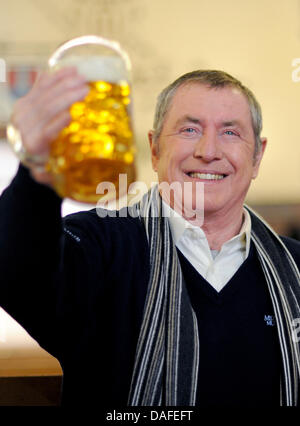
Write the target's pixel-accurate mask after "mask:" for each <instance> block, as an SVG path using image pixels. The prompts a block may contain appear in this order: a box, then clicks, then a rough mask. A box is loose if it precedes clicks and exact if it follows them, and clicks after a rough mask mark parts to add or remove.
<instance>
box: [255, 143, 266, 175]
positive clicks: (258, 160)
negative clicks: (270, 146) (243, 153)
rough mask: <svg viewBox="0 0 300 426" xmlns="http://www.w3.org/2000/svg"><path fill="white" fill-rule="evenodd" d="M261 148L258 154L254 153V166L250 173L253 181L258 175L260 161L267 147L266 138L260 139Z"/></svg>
mask: <svg viewBox="0 0 300 426" xmlns="http://www.w3.org/2000/svg"><path fill="white" fill-rule="evenodd" d="M260 141H261V146H260V150H259V152H257V153H256V155H255V158H254V166H253V173H252V179H255V178H256V177H257V175H258V171H259V166H260V163H261V160H262V158H263V155H264V152H265V149H266V146H267V138H260Z"/></svg>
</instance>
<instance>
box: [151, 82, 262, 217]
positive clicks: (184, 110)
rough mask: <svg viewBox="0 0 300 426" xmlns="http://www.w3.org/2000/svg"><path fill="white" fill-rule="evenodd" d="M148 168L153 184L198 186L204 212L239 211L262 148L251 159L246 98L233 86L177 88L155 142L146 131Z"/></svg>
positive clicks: (249, 124) (186, 86)
mask: <svg viewBox="0 0 300 426" xmlns="http://www.w3.org/2000/svg"><path fill="white" fill-rule="evenodd" d="M149 140H150V146H151V152H152V164H153V168H154V170H155V171H156V172H157V174H158V179H159V182H168V183H169V184H171V183H172V182H179V183H180V184H181V186H182V187H183V186H184V185H183V184H184V183H185V182H191V183H192V184H191V185H192V188H193V189H192V193H191V197H190V198H192V200H190V201H191V203H192V205H193V208H195V205H196V204H195V203H196V201H195V200H196V185H195V183H196V182H203V183H204V213H205V214H207V213H217V214H225V213H228V211H231V212H232V213H234V212H236V211H238V210H239V209H241V208H242V205H243V202H244V199H245V196H246V193H247V191H248V188H249V186H250V183H251V179H254V178H255V177H256V176H257V173H258V169H259V164H260V161H261V158H262V155H263V152H264V149H265V145H266V140H262V150H261V152H260V153H258V154H257V155H256V157H255V158H254V149H255V137H254V132H253V128H252V122H251V114H250V109H249V105H248V102H247V99H246V98H245V96H244V95H243V94H242V93H241V92H240V91H238V90H237V89H235V88H231V87H225V88H221V89H211V88H209V87H207V86H205V85H202V84H196V83H190V84H187V85H183V86H181V87H179V89H178V90H177V92H176V93H175V95H174V97H173V100H172V102H171V105H170V108H169V111H168V113H167V115H166V118H165V121H164V125H163V129H162V132H161V135H160V137H159V139H158V141H156V142H155V143H154V142H153V140H152V132H149Z"/></svg>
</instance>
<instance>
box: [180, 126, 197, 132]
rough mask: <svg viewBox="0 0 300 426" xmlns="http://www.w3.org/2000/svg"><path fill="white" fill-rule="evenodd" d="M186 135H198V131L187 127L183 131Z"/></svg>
mask: <svg viewBox="0 0 300 426" xmlns="http://www.w3.org/2000/svg"><path fill="white" fill-rule="evenodd" d="M182 131H183V132H184V133H196V129H194V128H193V127H186V128H185V129H182Z"/></svg>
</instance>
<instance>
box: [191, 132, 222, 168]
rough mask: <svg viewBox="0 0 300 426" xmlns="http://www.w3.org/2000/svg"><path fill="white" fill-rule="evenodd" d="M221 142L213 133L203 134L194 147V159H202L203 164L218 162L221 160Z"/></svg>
mask: <svg viewBox="0 0 300 426" xmlns="http://www.w3.org/2000/svg"><path fill="white" fill-rule="evenodd" d="M220 143H221V141H219V140H218V135H217V134H216V133H215V132H207V133H204V134H203V135H202V136H201V137H200V138H199V140H198V141H197V143H196V145H195V147H194V154H193V155H194V157H195V158H202V160H203V161H205V162H207V163H208V162H211V161H213V160H220V159H221V158H222V150H221V145H220Z"/></svg>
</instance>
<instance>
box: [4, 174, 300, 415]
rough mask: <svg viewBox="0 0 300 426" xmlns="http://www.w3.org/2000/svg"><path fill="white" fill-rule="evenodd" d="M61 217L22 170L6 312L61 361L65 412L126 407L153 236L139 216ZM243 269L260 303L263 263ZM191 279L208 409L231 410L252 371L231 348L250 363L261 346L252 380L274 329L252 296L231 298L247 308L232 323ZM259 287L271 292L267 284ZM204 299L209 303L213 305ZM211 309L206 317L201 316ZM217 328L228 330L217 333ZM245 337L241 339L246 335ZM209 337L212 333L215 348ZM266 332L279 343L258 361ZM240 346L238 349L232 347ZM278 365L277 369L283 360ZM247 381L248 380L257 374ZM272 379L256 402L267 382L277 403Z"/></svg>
mask: <svg viewBox="0 0 300 426" xmlns="http://www.w3.org/2000/svg"><path fill="white" fill-rule="evenodd" d="M60 209H61V199H60V198H59V197H58V196H57V195H56V194H55V193H54V192H53V191H52V190H51V189H49V188H47V187H45V186H43V185H39V184H37V183H36V182H34V181H33V180H32V179H31V178H30V175H29V173H28V171H27V169H26V168H24V167H22V166H21V167H20V168H19V171H18V174H17V176H16V177H15V178H14V179H13V181H12V183H11V185H10V186H9V187H8V188H7V189H6V190H5V191H4V192H3V194H2V196H1V198H0V235H1V239H0V277H1V285H0V304H1V306H2V307H3V308H4V309H5V310H7V312H8V313H9V314H10V315H12V316H13V317H14V318H15V319H16V320H17V321H18V322H20V324H22V326H23V327H24V328H25V329H26V330H27V331H28V332H29V333H30V334H31V335H32V336H33V338H34V339H36V340H37V341H38V342H39V343H40V345H41V346H42V347H43V348H45V349H46V350H47V351H49V352H50V353H51V354H52V355H54V356H55V357H57V359H58V360H59V361H60V363H61V366H62V369H63V373H64V380H63V394H62V395H63V396H62V401H63V403H64V404H66V405H73V406H83V405H92V406H99V405H100V406H101V405H102V406H104V407H106V406H112V407H114V406H115V407H117V406H120V405H125V404H126V402H127V396H128V392H129V386H130V379H131V375H132V368H133V363H134V354H135V348H136V342H137V339H138V334H139V328H140V324H141V320H142V313H143V306H144V301H145V295H146V289H147V284H148V279H149V249H148V244H147V239H146V234H145V231H144V229H143V227H142V225H141V223H140V221H139V219H134V218H131V217H130V216H128V217H121V218H120V217H116V218H112V217H107V218H102V219H99V217H98V215H97V213H96V211H95V210H91V211H88V212H81V213H76V214H73V215H70V216H68V217H66V218H64V219H63V220H62V219H61V215H60ZM285 242H286V243H287V245H288V247H289V248H290V250H291V251H292V253H294V254H295V255H296V261H297V263H298V265H299V264H300V255H299V253H300V249H299V248H300V244H299V243H298V242H296V241H293V240H290V239H285ZM253 259H255V254H254V257H253ZM253 261H254V263H255V260H253ZM243 267H244V268H246V270H245V271H244V274H245V275H244V276H247V275H248V274H252V275H253V279H250V280H249V282H248V284H249V285H247V292H248V293H247V294H248V295H249V294H251V297H252V301H254V300H255V299H256V298H257V297H258V298H260V296H261V292H260V291H259V289H258V288H257V286H255V287H254V290H253V292H251V285H250V283H252V282H254V283H255V282H256V280H257V282H260V281H261V279H262V275H261V270H260V267H259V265H258V264H257V263H256V266H255V268H254V269H253V270H252V266H251V265H248V267H247V264H244V266H243ZM185 275H186V277H191V279H190V278H188V281H189V283H188V284H189V286H188V288H189V291H190V292H191V293H190V294H191V299H192V303H193V305H194V308H195V310H196V312H197V315H198V318H199V321H200V323H199V326H200V327H199V328H200V330H201V331H200V339H201V340H203V341H202V342H201V343H200V344H201V347H200V365H201V368H200V373H201V375H202V377H204V376H203V375H205V374H206V373H205V371H206V372H207V374H206V379H205V377H204V379H203V380H205V381H204V382H203V383H206V384H205V386H204V385H203V386H202V387H201V386H200V387H199V398H200V400H202V399H203V393H206V389H207V392H208V394H207V396H206V397H205V398H206V400H205V404H206V403H207V404H210V402H211V401H213V400H214V399H215V400H216V401H220V403H221V401H223V402H224V404H225V405H226V404H229V405H232V403H234V402H233V401H232V398H233V397H234V396H233V395H236V391H234V392H233V393H232V392H231V394H232V395H231V396H230V392H229V393H228V398H227V396H226V395H225V391H224V389H226V388H227V390H228V386H229V384H228V380H229V378H232V383H234V382H235V385H234V388H236V389H238V387H236V383H237V384H238V385H241V383H240V382H239V380H240V381H242V380H243V377H242V376H241V377H240V378H239V377H237V376H238V375H240V374H241V371H242V370H243V364H244V363H243V361H241V360H240V361H241V362H240V365H239V368H238V369H235V368H234V369H233V368H232V364H233V362H232V361H230V354H231V353H232V350H233V349H234V348H242V349H240V350H241V351H242V352H241V355H242V356H243V357H244V356H245V354H246V355H247V351H248V349H249V350H250V348H251V347H252V345H254V346H255V350H254V351H252V352H251V353H249V356H248V358H251V359H247V358H246V359H245V364H244V367H245V370H244V372H245V371H246V369H248V368H250V369H253V370H255V371H257V369H256V366H257V365H259V372H263V366H264V365H266V364H267V363H268V360H269V356H270V351H271V352H272V345H274V347H275V349H274V350H275V352H276V350H277V349H276V348H277V344H276V339H275V338H274V333H273V330H274V328H272V327H271V326H270V328H268V327H267V326H266V325H265V324H264V321H263V324H261V322H260V323H259V325H258V326H257V324H258V322H259V321H261V318H259V315H258V314H256V307H255V306H254V305H253V306H252V305H251V306H252V308H251V309H250V306H247V300H246V298H245V297H246V296H245V295H244V293H243V291H237V292H236V296H235V297H233V298H231V300H230V297H229V303H230V304H232V303H233V305H232V306H235V309H236V308H237V307H238V306H239V299H238V295H239V294H240V295H241V298H242V299H243V300H242V299H241V305H240V306H243V309H240V311H239V312H236V313H235V314H234V315H233V317H232V319H230V318H227V319H226V321H225V318H224V322H223V321H222V320H221V319H222V309H220V306H221V305H219V302H218V300H217V299H218V297H219V296H216V295H209V292H211V291H212V289H211V288H210V289H209V287H207V286H208V284H207V283H206V287H207V288H206V290H205V289H204V287H203V286H202V287H203V288H202V290H201V291H202V294H203V295H205V296H203V298H198V295H197V292H198V289H197V290H196V293H195V294H194V290H195V289H194V290H193V289H192V287H193V286H194V284H195V282H194V281H195V280H194V278H195V276H194V275H193V272H192V273H191V274H190V272H189V273H188V274H187V273H186V272H185ZM249 276H250V275H249ZM193 277H194V278H193ZM257 277H258V278H257ZM197 279H198V278H197ZM235 281H236V283H235V284H234V283H233V284H234V285H233V286H228V287H227V288H228V290H227V289H226V287H225V289H224V290H222V292H221V298H222V303H223V305H224V307H225V306H226V305H227V302H228V300H227V299H226V293H227V292H229V293H230V291H232V290H230V288H234V287H237V288H239V289H242V288H243V286H245V283H243V282H242V280H239V279H237V280H235ZM202 284H203V283H202ZM204 285H205V283H204ZM259 285H262V287H263V285H264V283H261V284H259ZM249 292H250V293H249ZM262 293H264V292H262ZM223 296H224V297H223ZM214 298H215V300H214ZM267 299H268V297H267V296H266V295H265V293H264V294H263V297H262V300H260V299H259V301H257V303H256V306H257V305H259V306H260V305H261V306H260V308H259V310H258V311H257V312H258V313H259V312H261V314H267V315H269V314H270V315H271V311H270V310H269V309H266V306H267V304H268V303H269V302H268V300H267ZM205 300H206V301H210V303H207V304H206V303H205ZM203 306H204V307H206V311H205V310H203V311H202V309H203ZM227 306H230V305H227ZM248 308H249V309H248ZM210 309H211V311H210ZM209 311H210V312H209ZM217 311H218V316H216V312H217ZM229 311H230V309H229ZM229 311H228V310H227V314H228V312H229ZM201 312H203V315H206V316H207V315H213V316H214V321H215V325H214V327H215V331H214V333H216V334H214V333H213V334H210V333H209V327H210V326H211V325H213V323H212V322H207V323H206V326H207V328H206V331H205V328H202V327H201V324H203V321H201V318H202V317H201V315H202V313H201ZM203 318H205V316H204V317H203ZM234 318H239V320H240V321H235V320H234ZM250 320H251V321H250ZM228 321H229V322H228ZM226 322H227V323H228V327H233V329H232V330H233V331H232V332H233V334H234V335H235V336H236V338H237V339H239V340H240V342H235V341H234V342H232V339H231V340H230V335H231V331H230V332H229V331H228V330H225V328H226V327H225V325H226ZM204 323H205V321H204ZM250 323H251V325H250ZM217 324H219V325H220V326H218V327H217V326H216V325H217ZM221 326H222V327H221ZM263 326H264V327H265V328H263ZM220 327H221V328H220ZM245 327H246V328H245ZM247 327H248V328H247ZM251 327H252V330H251V336H250V337H251V338H250V340H249V342H248V343H247V345H248V346H246V347H245V346H244V344H245V341H246V340H247V339H246V337H247V335H248V334H247V332H246V330H247V329H250V328H251ZM224 330H225V332H224ZM238 330H240V331H241V332H242V333H241V336H240V335H239V332H238ZM256 332H257V333H258V334H257V336H258V338H257V340H256V338H255V336H256ZM201 333H206V334H207V338H206V341H205V336H204V335H201ZM224 333H225V334H224ZM265 333H269V335H270V336H272V337H271V338H270V345H269V343H268V344H265V345H264V346H263V347H262V351H265V349H266V350H267V352H266V354H264V355H263V356H260V357H259V358H258V360H256V359H254V358H253V356H257V355H259V352H260V347H261V346H260V345H261V344H262V340H263V336H265ZM212 337H214V338H215V339H217V340H218V339H219V341H220V342H218V345H219V344H220V345H221V347H222V348H223V349H222V351H223V355H221V354H220V357H221V356H222V358H220V357H219V356H218V354H217V353H215V356H214V358H212V359H210V357H209V356H208V355H207V354H209V353H211V352H212V349H213V346H211V347H208V346H207V345H210V344H211V338H212ZM228 339H229V340H228ZM227 343H228V344H227ZM232 343H234V346H230V345H231V344H232ZM239 343H242V345H240V344H239ZM229 344H230V345H229ZM205 348H206V349H205ZM201 353H202V355H201ZM205 353H206V355H205ZM232 355H233V359H234V360H236V359H238V358H239V357H238V356H236V354H235V351H234V353H232ZM205 359H206V361H205ZM272 359H274V366H275V369H277V367H276V365H277V364H276V362H277V361H276V355H275V354H274V357H273V358H272ZM204 361H205V362H204ZM226 361H228V362H229V365H228V371H227V372H226V375H225V376H224V374H223V375H221V376H220V374H219V370H220V368H221V367H222V365H225V364H226ZM261 362H263V364H260V363H261ZM230 364H231V365H230ZM254 367H255V368H254ZM230 370H232V371H230ZM251 371H252V370H250V372H251ZM272 371H273V370H272ZM274 371H275V370H274ZM276 371H277V370H276ZM203 372H204V373H203ZM216 373H217V374H216ZM259 374H260V373H259ZM276 374H277V373H276V372H275V375H274V383H275V384H276V391H274V392H275V394H276V392H277V379H278V375H276ZM246 376H247V377H248V378H249V374H248V375H247V374H246ZM267 376H268V377H269V376H270V373H267ZM210 377H211V383H210V384H209V382H210ZM268 377H267V378H266V379H263V380H260V379H259V378H255V380H253V381H252V384H251V385H250V384H249V386H247V389H248V390H247V392H248V394H249V398H252V400H253V401H254V400H255V401H256V402H257V403H259V402H260V399H259V398H260V397H259V398H255V395H254V394H255V393H256V392H257V391H258V388H259V387H260V386H261V383H267V389H266V392H267V393H269V392H271V394H272V395H273V385H272V383H271V381H272V380H273V373H271V381H270V380H269V379H268ZM256 379H257V381H256ZM214 381H215V384H214V383H213V382H214ZM221 382H222V383H221ZM225 382H226V383H225ZM205 388H206V389H205ZM271 388H272V390H271V391H270V389H271ZM218 389H221V390H222V392H221V391H220V392H221V394H218ZM243 389H244V388H243ZM214 392H216V393H215V394H214ZM259 392H260V391H259ZM260 393H261V392H260ZM262 393H264V391H263V392H262ZM223 397H224V399H223ZM234 398H235V397H234ZM272 401H273V400H272ZM238 403H240V404H244V403H245V398H241V399H238Z"/></svg>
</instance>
